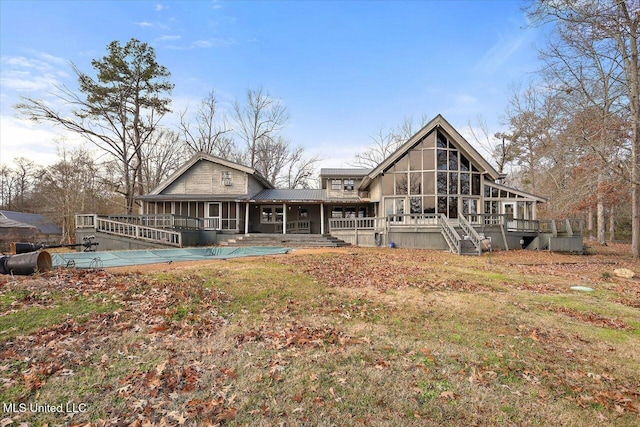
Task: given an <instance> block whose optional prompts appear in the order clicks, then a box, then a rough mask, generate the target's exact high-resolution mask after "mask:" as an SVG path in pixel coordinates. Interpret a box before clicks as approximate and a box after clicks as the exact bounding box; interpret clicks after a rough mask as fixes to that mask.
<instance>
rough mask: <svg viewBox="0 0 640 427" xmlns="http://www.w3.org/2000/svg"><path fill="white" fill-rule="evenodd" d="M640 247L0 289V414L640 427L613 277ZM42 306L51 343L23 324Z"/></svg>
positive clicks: (37, 420)
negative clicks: (63, 408)
mask: <svg viewBox="0 0 640 427" xmlns="http://www.w3.org/2000/svg"><path fill="white" fill-rule="evenodd" d="M624 250H625V248H624V247H613V248H612V247H606V248H595V249H592V250H591V251H592V252H593V251H597V254H595V255H589V256H577V255H557V254H549V253H540V252H523V251H515V252H508V253H507V252H501V253H494V254H490V255H485V256H483V257H457V256H454V255H450V254H447V253H443V252H433V251H419V250H390V249H355V248H348V249H342V250H337V251H319V252H315V251H300V252H297V253H294V254H292V255H288V256H279V257H271V258H253V259H236V260H231V261H216V262H207V263H204V264H177V265H173V266H161V268H157V266H156V267H146V268H145V269H144V270H143V271H140V272H137V273H128V272H124V271H119V272H117V273H111V272H86V273H81V272H80V273H76V272H65V273H60V272H57V273H55V274H51V275H47V276H43V277H39V278H16V279H10V278H6V277H5V278H0V280H2V284H1V285H0V307H1V309H2V313H1V315H0V325H2V327H0V360H1V361H0V381H2V383H1V384H2V391H1V393H2V394H1V395H0V400H1V401H2V402H6V403H16V404H19V403H24V404H27V405H29V404H50V405H58V404H66V403H68V402H72V403H76V404H79V403H87V405H88V406H87V411H86V412H78V413H75V414H71V413H69V414H52V413H49V414H45V413H30V412H29V411H26V412H24V413H20V412H14V413H10V412H9V413H3V414H2V415H0V419H2V420H3V421H2V424H7V423H9V420H11V421H12V422H13V423H14V424H13V425H19V424H20V423H22V422H27V423H30V424H33V425H39V424H43V423H49V424H65V425H70V424H74V423H77V424H86V423H90V424H91V425H121V424H125V425H128V424H133V425H151V424H159V425H161V424H163V423H164V424H167V425H180V424H182V425H204V424H212V425H216V424H220V425H252V426H253V425H258V426H260V425H263V426H271V425H374V426H375V425H394V426H395V425H451V426H458V425H497V424H500V425H505V424H506V425H549V424H551V425H568V426H582V425H584V426H591V425H594V423H598V424H599V425H622V426H624V425H637V424H638V422H639V421H640V418H639V411H640V401H639V397H640V388H639V384H640V373H639V372H638V369H637V367H638V366H639V365H640V355H639V351H638V350H640V312H639V310H638V307H640V280H638V278H635V279H621V278H617V277H616V276H615V275H613V274H612V272H613V269H614V268H620V267H625V268H630V269H632V270H634V271H635V272H636V274H640V266H639V265H638V264H637V263H635V262H634V261H633V260H632V259H631V258H630V257H629V256H628V255H626V253H625V251H624ZM574 285H582V286H589V287H591V288H593V289H594V291H593V292H589V293H584V292H577V291H573V290H571V289H570V288H571V286H574ZM74 301H75V302H77V304H76V305H77V306H78V310H76V312H70V313H69V314H68V315H67V316H66V317H65V318H64V319H62V320H61V319H60V317H59V316H60V309H59V307H68V306H69V302H74ZM65 304H66V305H65ZM114 307H115V308H116V309H115V310H114ZM107 310H111V311H108V312H107ZM35 312H37V313H38V316H39V317H38V318H39V319H40V320H39V322H40V323H38V324H37V326H38V327H40V329H34V327H33V326H31V327H27V326H25V323H24V321H23V320H21V319H23V318H24V316H25V313H30V315H31V313H35ZM47 322H48V323H47Z"/></svg>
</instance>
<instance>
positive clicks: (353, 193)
mask: <svg viewBox="0 0 640 427" xmlns="http://www.w3.org/2000/svg"><path fill="white" fill-rule="evenodd" d="M369 172H370V169H357V168H352V169H347V168H330V169H329V168H327V169H324V168H323V169H321V170H320V181H321V185H322V189H323V190H325V195H326V197H327V198H328V199H355V198H363V199H367V198H369V194H368V192H367V191H359V188H360V184H361V183H362V180H363V179H364V177H366V176H367V174H368V173H369Z"/></svg>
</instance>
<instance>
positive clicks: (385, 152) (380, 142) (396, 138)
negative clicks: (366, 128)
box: [350, 115, 427, 169]
mask: <svg viewBox="0 0 640 427" xmlns="http://www.w3.org/2000/svg"><path fill="white" fill-rule="evenodd" d="M426 123H427V118H426V116H424V115H423V116H422V117H421V118H420V121H419V125H418V127H416V126H415V125H414V122H413V119H412V118H406V117H405V119H404V120H403V122H402V123H401V124H400V126H398V127H396V128H391V129H389V130H385V129H384V127H380V129H378V133H377V135H374V136H372V137H371V145H370V146H369V147H368V148H367V149H366V150H365V151H363V152H362V153H357V154H356V155H355V156H354V159H353V161H352V162H351V163H350V165H351V166H353V167H357V168H364V169H373V168H375V167H376V166H378V165H379V164H380V163H382V161H383V160H384V159H386V158H387V157H389V156H390V155H391V154H393V153H394V152H395V151H396V150H397V149H398V148H400V146H401V145H402V144H404V143H405V142H407V141H408V140H409V138H411V137H412V136H413V135H414V134H415V133H416V132H417V131H418V130H419V128H422V127H423V126H424V125H425V124H426Z"/></svg>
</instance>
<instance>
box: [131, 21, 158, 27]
mask: <svg viewBox="0 0 640 427" xmlns="http://www.w3.org/2000/svg"><path fill="white" fill-rule="evenodd" d="M134 25H137V26H138V27H153V24H152V23H151V22H147V21H141V22H134Z"/></svg>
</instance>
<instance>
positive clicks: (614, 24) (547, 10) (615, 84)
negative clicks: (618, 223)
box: [530, 0, 640, 258]
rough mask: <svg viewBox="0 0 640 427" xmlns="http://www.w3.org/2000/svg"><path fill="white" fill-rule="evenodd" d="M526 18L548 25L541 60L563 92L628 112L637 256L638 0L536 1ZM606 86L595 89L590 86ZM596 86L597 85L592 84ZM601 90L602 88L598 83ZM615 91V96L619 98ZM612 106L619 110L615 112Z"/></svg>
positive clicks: (636, 254) (639, 169) (639, 216)
mask: <svg viewBox="0 0 640 427" xmlns="http://www.w3.org/2000/svg"><path fill="white" fill-rule="evenodd" d="M530 16H531V17H532V18H534V20H535V22H538V23H549V22H551V23H553V24H554V30H555V31H554V32H553V33H552V34H551V38H550V39H549V43H548V46H547V49H545V51H544V52H543V53H544V58H545V60H546V62H547V71H549V72H550V73H551V74H552V75H554V76H555V77H556V78H557V79H558V81H559V82H561V83H562V84H563V85H564V87H560V88H561V89H563V90H565V91H566V92H572V91H579V92H580V93H581V95H582V96H583V97H585V98H586V99H588V100H589V101H590V102H591V104H592V105H598V106H599V107H600V108H601V109H602V111H603V112H604V113H605V114H610V113H615V114H619V113H621V112H622V110H626V111H627V112H628V127H627V130H628V135H629V140H630V142H631V153H630V158H631V162H630V163H629V165H630V168H629V171H628V174H627V179H628V182H630V184H631V193H632V242H631V246H632V253H633V255H634V257H636V258H638V257H640V52H639V46H638V37H639V28H640V1H638V0H600V1H580V2H576V1H571V0H547V1H542V0H539V1H536V2H535V3H534V4H533V6H532V7H531V9H530ZM595 83H598V84H599V85H605V86H609V87H608V88H604V89H605V91H598V90H594V86H593V85H594V84H595ZM595 88H597V85H596V87H595ZM601 88H602V86H601ZM616 94H620V95H621V97H620V98H619V101H618V97H617V96H616ZM616 104H618V105H619V106H620V108H621V109H622V110H621V111H616V110H617V109H616V108H615V107H616Z"/></svg>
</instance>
